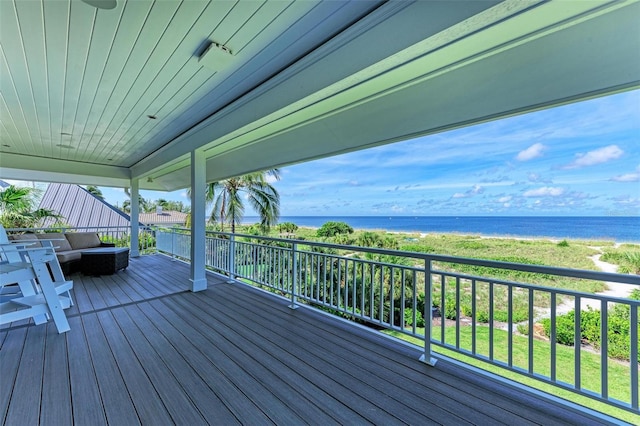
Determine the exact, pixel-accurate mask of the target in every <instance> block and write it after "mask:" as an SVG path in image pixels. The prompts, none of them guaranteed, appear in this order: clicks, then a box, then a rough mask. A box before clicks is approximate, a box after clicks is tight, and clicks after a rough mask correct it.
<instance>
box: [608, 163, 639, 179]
mask: <svg viewBox="0 0 640 426" xmlns="http://www.w3.org/2000/svg"><path fill="white" fill-rule="evenodd" d="M609 180H612V181H614V182H640V166H638V167H636V171H635V172H632V173H625V174H623V175H618V176H614V177H612V178H611V179H609Z"/></svg>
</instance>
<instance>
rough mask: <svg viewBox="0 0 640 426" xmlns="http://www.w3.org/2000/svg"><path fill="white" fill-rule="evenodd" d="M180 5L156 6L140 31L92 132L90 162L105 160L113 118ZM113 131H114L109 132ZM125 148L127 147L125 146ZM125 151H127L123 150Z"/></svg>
mask: <svg viewBox="0 0 640 426" xmlns="http://www.w3.org/2000/svg"><path fill="white" fill-rule="evenodd" d="M179 4H180V3H177V2H170V3H169V2H160V3H154V6H153V7H152V8H151V10H150V13H149V16H148V17H147V19H146V21H145V23H144V26H143V27H142V28H141V30H140V33H139V34H138V36H137V39H136V42H135V44H134V45H133V49H132V50H131V52H130V54H129V56H128V57H127V60H126V62H125V64H124V66H123V67H122V70H121V74H120V76H118V79H117V82H116V84H115V86H114V89H113V91H112V92H111V94H110V96H109V98H108V100H107V103H106V104H105V107H104V108H103V109H102V112H101V114H100V117H99V119H98V121H97V123H96V130H98V127H99V131H95V130H94V132H93V135H92V137H91V139H90V140H89V143H90V144H92V145H93V144H95V145H96V146H97V149H96V150H95V151H94V152H93V155H92V157H91V158H90V159H87V160H89V161H94V162H99V161H101V160H100V158H101V157H102V156H103V153H104V151H105V146H106V144H104V143H102V141H103V140H104V139H110V138H111V136H113V132H114V131H115V129H114V128H113V127H111V126H110V125H111V123H112V121H113V116H114V115H115V113H116V111H117V110H118V109H119V108H120V106H121V105H122V102H123V100H124V99H125V98H126V97H127V95H128V94H129V92H131V90H132V88H133V87H134V86H135V84H136V81H137V80H138V76H139V75H140V73H141V72H142V69H143V68H144V66H145V64H146V63H147V62H148V61H149V58H150V57H151V55H152V54H153V52H154V51H155V50H156V48H158V42H159V40H160V39H161V37H162V35H163V34H164V33H165V32H166V30H167V27H168V26H169V24H170V23H171V20H172V19H173V17H174V16H175V13H176V11H177V8H178V5H179ZM110 127H111V128H110ZM125 146H126V145H125ZM121 148H124V149H126V148H125V147H121Z"/></svg>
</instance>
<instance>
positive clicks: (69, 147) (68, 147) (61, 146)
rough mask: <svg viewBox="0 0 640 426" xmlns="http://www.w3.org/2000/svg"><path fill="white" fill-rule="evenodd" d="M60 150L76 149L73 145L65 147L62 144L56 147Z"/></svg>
mask: <svg viewBox="0 0 640 426" xmlns="http://www.w3.org/2000/svg"><path fill="white" fill-rule="evenodd" d="M56 146H57V147H58V148H63V149H73V148H74V147H73V146H71V145H63V144H61V143H59V144H57V145H56Z"/></svg>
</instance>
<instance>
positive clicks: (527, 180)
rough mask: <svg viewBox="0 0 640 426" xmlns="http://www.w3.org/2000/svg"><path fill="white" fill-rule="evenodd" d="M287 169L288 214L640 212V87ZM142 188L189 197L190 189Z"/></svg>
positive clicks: (117, 195)
mask: <svg viewBox="0 0 640 426" xmlns="http://www.w3.org/2000/svg"><path fill="white" fill-rule="evenodd" d="M281 172H282V173H281V174H282V179H281V180H280V181H279V182H275V183H274V185H275V187H276V188H277V189H278V191H279V192H280V196H281V210H282V212H281V214H282V216H328V215H334V216H340V215H342V216H367V215H384V216H388V215H425V216H428V215H479V216H480V215H504V216H522V215H524V216H536V215H625V216H632V215H640V91H638V90H636V91H632V92H625V93H621V94H617V95H613V96H608V97H603V98H598V99H594V100H590V101H585V102H580V103H574V104H571V105H566V106H562V107H558V108H554V109H548V110H544V111H539V112H535V113H531V114H526V115H519V116H516V117H511V118H508V119H503V120H499V121H493V122H489V123H484V124H479V125H476V126H472V127H466V128H463V129H458V130H453V131H449V132H445V133H440V134H436V135H431V136H425V137H421V138H417V139H413V140H410V141H405V142H399V143H395V144H391V145H385V146H381V147H378V148H373V149H368V150H365V151H359V152H354V153H350V154H345V155H341V156H336V157H331V158H326V159H322V160H317V161H313V162H309V163H304V164H298V165H294V166H289V167H284V168H282V169H281ZM103 192H104V194H105V195H106V198H107V200H108V201H110V202H112V203H114V204H115V203H119V204H122V202H123V201H124V200H125V199H126V198H125V197H126V196H125V195H124V192H123V191H122V190H118V189H110V188H103ZM142 195H143V196H144V197H145V198H147V199H158V198H166V199H172V200H180V201H184V202H186V203H188V199H187V197H186V192H185V191H175V192H172V193H163V192H152V191H142ZM247 215H252V212H250V211H248V212H247Z"/></svg>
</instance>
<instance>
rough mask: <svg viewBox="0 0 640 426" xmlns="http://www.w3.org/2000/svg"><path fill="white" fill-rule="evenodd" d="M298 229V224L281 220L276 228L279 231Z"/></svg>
mask: <svg viewBox="0 0 640 426" xmlns="http://www.w3.org/2000/svg"><path fill="white" fill-rule="evenodd" d="M297 229H298V225H296V224H295V223H293V222H282V223H279V224H278V230H279V231H280V232H295V231H296V230H297Z"/></svg>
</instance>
